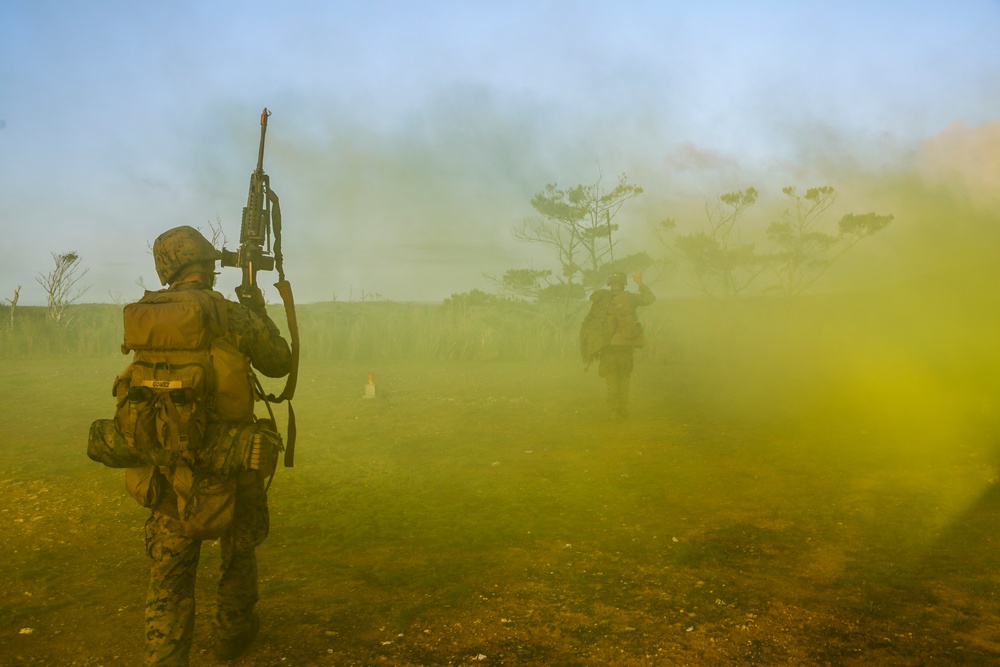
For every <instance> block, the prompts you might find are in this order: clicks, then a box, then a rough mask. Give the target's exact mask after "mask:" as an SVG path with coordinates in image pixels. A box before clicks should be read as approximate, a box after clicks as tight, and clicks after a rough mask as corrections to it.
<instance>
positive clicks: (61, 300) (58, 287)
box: [35, 252, 90, 323]
mask: <svg viewBox="0 0 1000 667" xmlns="http://www.w3.org/2000/svg"><path fill="white" fill-rule="evenodd" d="M52 259H53V260H54V261H55V264H56V266H55V268H54V269H53V270H52V271H50V272H48V273H45V274H42V273H39V274H38V275H37V276H35V281H36V282H37V283H38V284H39V285H41V286H42V289H44V290H45V297H46V301H47V310H46V316H47V317H48V318H49V319H50V320H52V321H54V322H57V323H59V322H62V321H63V317H64V316H65V314H66V308H67V307H68V306H69V305H70V304H71V303H74V302H75V301H76V300H77V299H79V298H80V297H81V296H83V293H84V292H86V291H87V289H89V288H87V287H84V288H83V289H79V290H78V289H76V284H77V283H78V282H79V281H80V279H81V278H83V277H84V276H85V275H87V272H88V271H90V269H84V270H83V271H82V272H80V256H79V255H78V254H76V253H75V252H65V253H62V254H59V253H52Z"/></svg>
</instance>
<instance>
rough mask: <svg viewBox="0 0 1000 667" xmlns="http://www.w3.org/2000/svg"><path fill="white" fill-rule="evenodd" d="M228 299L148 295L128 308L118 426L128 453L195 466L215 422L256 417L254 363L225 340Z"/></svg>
mask: <svg viewBox="0 0 1000 667" xmlns="http://www.w3.org/2000/svg"><path fill="white" fill-rule="evenodd" d="M227 312H228V311H227V309H226V302H225V299H224V298H223V296H222V295H221V294H219V293H218V292H210V291H208V290H198V289H192V290H161V291H157V292H146V294H145V296H143V298H142V299H140V300H139V301H137V302H135V303H131V304H129V305H127V306H125V311H124V320H125V340H124V343H123V344H122V352H123V353H124V354H127V353H129V352H130V351H131V352H134V354H133V358H132V363H130V364H129V365H128V367H127V368H126V369H125V370H124V371H123V372H122V373H121V375H119V376H118V378H117V379H116V380H115V382H114V387H113V390H112V391H113V393H114V396H115V400H116V401H117V409H116V411H115V422H116V423H117V425H118V428H119V430H120V431H121V433H122V435H124V437H125V441H126V445H127V447H128V449H130V450H134V451H135V452H137V453H141V452H143V450H149V449H151V448H162V449H164V450H167V451H168V452H169V453H170V454H171V458H172V459H173V460H174V461H175V462H177V463H181V462H190V461H192V460H193V459H194V452H195V451H196V450H197V449H198V448H199V447H200V446H201V444H202V436H203V434H204V433H205V427H206V425H207V424H208V423H209V422H212V421H233V422H239V421H252V420H253V414H254V413H253V403H254V393H253V386H254V384H253V376H252V371H251V369H250V364H249V362H248V360H247V359H246V357H245V356H243V354H241V353H240V352H239V350H238V349H237V347H236V345H235V342H234V341H232V340H230V337H229V336H227V334H226V330H227Z"/></svg>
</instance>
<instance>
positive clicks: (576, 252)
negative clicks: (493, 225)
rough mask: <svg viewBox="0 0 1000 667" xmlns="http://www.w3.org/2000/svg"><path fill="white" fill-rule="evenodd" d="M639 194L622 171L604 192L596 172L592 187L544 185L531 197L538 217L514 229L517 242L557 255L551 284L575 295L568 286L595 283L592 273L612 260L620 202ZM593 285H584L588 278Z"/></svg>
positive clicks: (622, 204) (638, 189)
mask: <svg viewBox="0 0 1000 667" xmlns="http://www.w3.org/2000/svg"><path fill="white" fill-rule="evenodd" d="M640 194H642V188H641V187H639V186H638V185H632V184H630V183H629V182H628V178H627V177H626V176H625V174H622V175H620V176H619V177H618V183H617V184H616V185H615V187H613V188H611V189H610V190H606V189H605V188H604V185H603V183H602V179H601V176H600V175H598V178H597V181H596V182H595V183H593V184H591V185H577V186H576V187H573V188H569V189H561V188H559V186H558V185H556V184H555V183H549V184H547V185H546V186H545V189H544V190H542V191H541V192H538V193H536V194H535V196H534V197H532V198H531V206H532V208H534V209H535V210H536V211H537V212H538V213H539V214H540V215H541V218H529V219H526V220H524V221H522V222H521V223H519V224H518V225H516V226H515V227H514V229H513V232H512V233H513V236H514V238H515V239H517V240H519V241H526V242H529V243H541V244H543V245H547V246H550V247H551V248H552V250H553V251H554V253H555V255H556V262H557V263H558V264H559V270H560V275H559V277H558V278H555V282H556V283H559V284H563V285H566V286H567V290H566V291H567V293H575V292H576V290H574V289H573V288H572V287H570V286H572V285H574V284H581V285H584V286H590V287H595V286H596V284H593V280H594V278H593V277H594V276H596V275H597V272H598V269H600V268H601V266H603V265H605V264H607V263H608V262H609V259H613V258H614V248H615V245H616V243H617V241H616V240H615V239H614V232H615V231H617V229H618V225H617V224H615V223H614V219H615V217H617V215H618V213H619V211H620V210H621V208H622V206H624V205H625V202H627V201H628V200H630V199H633V198H635V197H638V196H639V195H640ZM588 280H589V281H590V282H591V283H592V284H590V285H587V281H588Z"/></svg>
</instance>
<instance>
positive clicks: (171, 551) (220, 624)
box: [145, 511, 258, 667]
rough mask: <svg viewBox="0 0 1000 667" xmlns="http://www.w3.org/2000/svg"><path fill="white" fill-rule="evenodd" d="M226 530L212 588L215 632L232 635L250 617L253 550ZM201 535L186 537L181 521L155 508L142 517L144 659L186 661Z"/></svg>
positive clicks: (164, 662)
mask: <svg viewBox="0 0 1000 667" xmlns="http://www.w3.org/2000/svg"><path fill="white" fill-rule="evenodd" d="M234 532H235V531H233V530H230V531H229V532H227V533H226V534H225V535H223V536H222V538H220V542H221V546H222V565H221V567H220V569H219V584H218V589H217V592H216V605H215V618H214V625H215V633H216V637H223V638H231V637H235V636H237V635H239V634H240V633H241V632H244V631H245V630H246V629H247V628H248V627H249V626H250V623H251V616H252V614H253V609H254V605H255V604H256V603H257V597H258V596H257V556H256V552H255V550H254V548H253V547H250V548H247V549H240V547H239V546H238V545H237V544H236V543H235V540H234ZM201 547H202V541H201V540H193V539H191V538H188V537H185V535H184V527H183V526H182V525H181V522H180V521H179V520H177V519H175V518H173V517H170V516H168V515H166V514H164V513H161V512H157V511H154V512H153V514H152V515H151V516H150V517H149V519H148V520H147V521H146V552H147V554H148V555H149V557H150V558H151V559H152V560H153V563H152V566H151V567H150V575H149V589H148V590H147V593H146V653H145V661H146V664H147V665H171V666H173V665H180V666H185V667H186V665H187V664H188V656H189V654H190V652H191V642H192V639H193V638H194V619H195V613H194V612H195V579H196V575H197V572H198V559H199V556H200V555H201Z"/></svg>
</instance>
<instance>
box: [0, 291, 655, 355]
mask: <svg viewBox="0 0 1000 667" xmlns="http://www.w3.org/2000/svg"><path fill="white" fill-rule="evenodd" d="M587 307H588V304H587V303H586V302H581V303H579V304H574V305H573V308H572V311H573V312H571V314H570V317H569V318H568V319H567V318H566V312H565V311H566V306H565V304H558V305H554V304H546V303H528V302H524V301H519V300H513V299H504V298H498V297H494V296H491V295H486V294H484V293H482V292H477V291H473V292H471V293H467V294H461V295H455V296H453V297H451V298H449V299H447V300H445V301H444V302H443V303H439V304H421V303H397V302H392V301H363V302H341V301H334V302H324V303H312V304H299V305H298V306H297V307H296V314H297V320H298V326H299V335H300V341H301V354H302V359H303V360H309V359H312V358H316V359H320V358H321V359H325V360H339V361H369V360H371V361H375V360H388V359H426V360H456V361H491V360H497V359H499V360H532V359H551V358H566V359H570V358H575V357H576V356H577V355H578V352H577V347H578V343H577V341H578V338H577V337H578V330H579V324H580V322H581V321H582V319H583V316H584V314H585V312H586V308H587ZM269 312H270V314H271V317H272V319H273V320H274V321H275V323H277V324H278V326H279V328H280V329H281V330H282V332H283V333H285V334H287V325H286V324H285V314H284V312H283V310H282V308H281V306H280V305H271V306H269ZM0 314H2V313H0ZM642 314H643V315H645V314H647V313H645V312H644V313H642ZM648 315H649V318H648V320H649V321H648V324H647V332H648V333H647V338H648V339H649V344H648V347H649V350H650V351H655V350H656V349H658V347H659V345H658V341H657V339H656V338H657V337H656V335H655V332H656V331H657V330H658V329H659V328H661V327H660V325H659V324H658V323H657V320H658V317H657V315H656V314H655V313H654V312H650V313H648ZM122 336H123V329H122V307H121V306H120V305H114V304H74V305H70V306H69V307H68V308H67V309H66V314H65V316H64V317H63V319H62V320H60V321H54V320H53V319H51V318H50V317H48V314H47V309H46V308H44V307H31V306H20V307H18V309H17V311H16V317H14V318H12V319H11V318H4V319H3V320H0V358H14V357H32V356H37V357H51V356H61V355H66V356H77V355H82V356H100V355H119V354H121V352H120V346H121V343H122Z"/></svg>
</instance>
